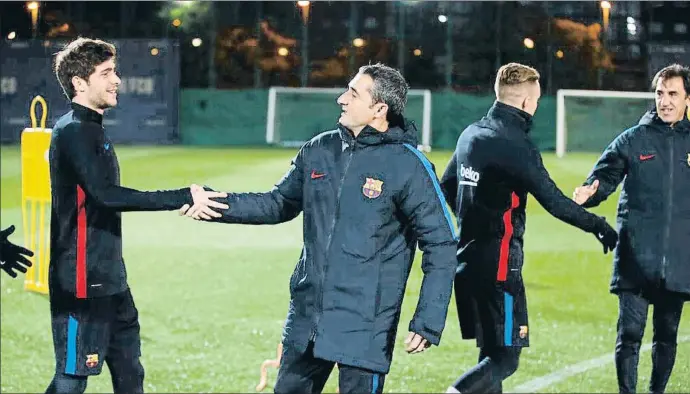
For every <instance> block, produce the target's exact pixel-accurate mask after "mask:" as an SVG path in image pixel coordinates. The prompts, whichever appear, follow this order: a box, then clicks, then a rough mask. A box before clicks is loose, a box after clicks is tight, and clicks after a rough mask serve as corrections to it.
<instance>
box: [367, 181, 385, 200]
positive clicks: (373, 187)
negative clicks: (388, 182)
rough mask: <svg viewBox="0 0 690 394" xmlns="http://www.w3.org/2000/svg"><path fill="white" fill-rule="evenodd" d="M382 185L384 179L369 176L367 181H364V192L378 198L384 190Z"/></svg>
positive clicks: (368, 195) (370, 196)
mask: <svg viewBox="0 0 690 394" xmlns="http://www.w3.org/2000/svg"><path fill="white" fill-rule="evenodd" d="M382 187H383V181H379V180H378V179H374V178H367V180H366V182H364V186H362V193H364V195H365V196H367V197H369V198H376V197H378V196H380V195H381V192H382V191H383V189H382Z"/></svg>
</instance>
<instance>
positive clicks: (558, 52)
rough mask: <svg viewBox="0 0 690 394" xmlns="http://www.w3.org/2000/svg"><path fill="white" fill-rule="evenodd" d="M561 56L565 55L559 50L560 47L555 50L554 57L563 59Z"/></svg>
mask: <svg viewBox="0 0 690 394" xmlns="http://www.w3.org/2000/svg"><path fill="white" fill-rule="evenodd" d="M563 56H565V54H564V53H563V51H561V50H560V49H559V50H557V51H556V57H557V58H559V59H563Z"/></svg>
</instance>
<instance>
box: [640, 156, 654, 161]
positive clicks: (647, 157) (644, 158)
mask: <svg viewBox="0 0 690 394" xmlns="http://www.w3.org/2000/svg"><path fill="white" fill-rule="evenodd" d="M654 156H656V155H640V160H642V161H645V160H649V159H651V158H653V157H654Z"/></svg>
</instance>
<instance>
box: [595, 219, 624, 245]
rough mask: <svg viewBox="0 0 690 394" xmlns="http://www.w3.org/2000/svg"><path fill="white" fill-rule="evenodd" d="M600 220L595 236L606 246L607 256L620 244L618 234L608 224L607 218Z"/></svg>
mask: <svg viewBox="0 0 690 394" xmlns="http://www.w3.org/2000/svg"><path fill="white" fill-rule="evenodd" d="M599 218H600V219H601V221H600V222H599V225H598V226H597V229H596V232H595V233H594V235H595V236H596V237H597V240H598V241H599V242H601V244H602V245H603V246H604V254H606V253H608V252H609V251H610V250H613V249H614V248H615V247H616V244H617V243H618V233H617V232H616V230H614V229H613V227H611V226H610V225H609V224H608V222H607V221H606V218H604V217H601V216H600V217H599Z"/></svg>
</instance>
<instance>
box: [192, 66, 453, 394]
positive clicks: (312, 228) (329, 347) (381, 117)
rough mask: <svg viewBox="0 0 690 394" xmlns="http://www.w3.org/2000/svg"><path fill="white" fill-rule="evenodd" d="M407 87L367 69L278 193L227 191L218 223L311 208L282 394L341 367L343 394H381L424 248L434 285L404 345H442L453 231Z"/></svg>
mask: <svg viewBox="0 0 690 394" xmlns="http://www.w3.org/2000/svg"><path fill="white" fill-rule="evenodd" d="M407 90H408V86H407V82H406V81H405V79H404V78H403V76H402V75H401V74H400V73H399V72H398V71H397V70H394V69H392V68H390V67H387V66H384V65H380V64H376V65H369V66H364V67H362V68H360V70H359V73H358V74H357V75H356V76H355V77H354V78H353V79H352V81H351V82H350V84H349V86H348V88H347V90H346V91H345V92H344V93H343V94H342V95H341V96H340V97H339V98H338V104H339V105H340V106H341V109H342V112H341V114H340V119H339V125H338V128H337V129H336V130H333V131H327V132H324V133H321V134H319V135H318V136H316V137H314V138H313V139H311V140H310V141H309V142H307V143H306V144H304V145H303V146H302V148H301V149H300V150H299V152H298V154H297V156H296V157H295V159H294V160H293V163H292V167H291V168H290V169H289V170H288V172H287V174H286V175H285V176H284V177H283V179H281V181H280V182H279V183H278V184H277V185H276V187H275V188H273V190H271V191H270V192H267V193H228V194H229V196H228V198H227V199H224V201H226V202H227V203H228V205H229V206H230V208H228V209H227V210H224V211H222V214H223V216H222V217H221V218H218V219H213V220H214V221H218V222H225V223H243V224H274V223H281V222H286V221H288V220H291V219H294V218H295V217H296V216H297V215H299V213H300V212H303V213H304V215H303V220H304V231H303V236H304V248H303V251H302V255H301V257H300V259H299V262H298V264H297V267H296V268H295V272H294V273H293V275H292V278H291V279H290V293H291V297H290V306H289V310H288V316H287V322H286V325H285V331H284V336H283V350H284V352H283V356H282V358H281V361H280V369H279V371H278V378H277V381H276V385H275V391H276V392H277V393H305V392H308V393H318V392H321V390H323V387H324V385H325V384H326V381H327V380H328V376H329V375H330V373H331V370H332V369H333V367H334V364H335V363H338V370H339V386H340V393H342V394H345V393H381V392H383V386H384V378H385V376H386V374H387V373H388V371H389V368H390V364H391V360H392V356H393V348H394V346H395V337H396V332H397V328H398V322H399V318H400V307H401V305H402V301H403V295H404V294H405V287H406V282H407V278H408V275H409V273H410V268H411V266H412V261H413V259H414V253H415V250H416V247H417V243H419V247H420V249H421V250H422V252H423V257H422V271H423V272H424V279H423V281H422V288H421V292H420V296H419V302H418V304H417V310H416V312H415V314H414V316H413V317H412V320H411V322H410V324H409V331H410V333H409V335H408V337H407V340H406V350H407V351H408V352H410V353H417V352H420V351H423V350H424V349H425V348H426V347H428V346H429V345H431V344H435V345H438V343H439V341H440V339H441V333H442V331H443V328H444V325H445V321H446V314H447V311H448V304H449V302H450V295H451V292H452V282H453V274H454V272H455V268H456V266H457V261H456V259H455V244H456V237H455V229H454V227H453V222H452V217H451V214H450V212H449V211H448V210H447V208H446V201H445V199H444V198H443V194H442V193H441V189H440V186H439V183H438V178H437V177H436V174H435V172H434V170H433V167H432V165H431V163H430V162H429V161H428V160H427V159H426V157H424V155H423V154H422V153H421V152H419V151H418V150H417V148H416V146H417V145H416V144H417V142H416V141H417V136H416V130H415V129H414V128H413V127H411V126H410V125H409V124H405V123H406V122H404V119H403V118H402V114H403V110H404V108H405V104H406V101H407ZM305 111H308V109H307V108H305ZM184 208H185V209H186V208H188V207H184ZM185 209H183V211H184V210H185ZM195 210H196V207H192V208H191V209H189V211H188V212H187V214H188V215H190V216H192V217H194V216H196V215H195Z"/></svg>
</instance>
